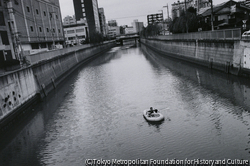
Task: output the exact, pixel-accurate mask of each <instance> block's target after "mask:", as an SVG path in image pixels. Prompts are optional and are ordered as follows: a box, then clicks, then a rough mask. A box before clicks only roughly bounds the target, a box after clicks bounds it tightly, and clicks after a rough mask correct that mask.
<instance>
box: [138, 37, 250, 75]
mask: <svg viewBox="0 0 250 166" xmlns="http://www.w3.org/2000/svg"><path fill="white" fill-rule="evenodd" d="M141 42H142V43H143V44H145V45H147V46H148V47H151V48H152V49H154V50H157V51H159V52H161V53H164V54H166V55H167V56H170V57H173V58H178V59H182V60H185V61H189V62H192V63H197V64H200V65H203V66H208V67H209V68H213V69H217V70H221V71H224V72H226V73H231V74H234V75H248V74H247V73H249V71H250V70H249V69H248V68H246V67H245V66H244V64H245V63H247V62H246V58H244V50H247V49H249V48H248V47H249V46H248V45H249V44H247V43H246V42H245V41H241V40H185V39H182V40H161V39H152V38H150V39H141ZM245 52H246V51H245Z"/></svg>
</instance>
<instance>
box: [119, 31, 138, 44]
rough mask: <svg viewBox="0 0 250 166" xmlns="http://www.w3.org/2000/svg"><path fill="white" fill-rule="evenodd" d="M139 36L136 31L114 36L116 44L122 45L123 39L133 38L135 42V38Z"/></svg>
mask: <svg viewBox="0 0 250 166" xmlns="http://www.w3.org/2000/svg"><path fill="white" fill-rule="evenodd" d="M139 38H140V36H139V35H138V33H130V34H124V35H120V36H117V37H116V44H117V45H123V41H124V40H132V39H134V40H135V43H136V40H137V39H139Z"/></svg>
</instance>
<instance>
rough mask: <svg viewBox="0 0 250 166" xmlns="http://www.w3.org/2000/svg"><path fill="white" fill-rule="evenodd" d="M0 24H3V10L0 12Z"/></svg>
mask: <svg viewBox="0 0 250 166" xmlns="http://www.w3.org/2000/svg"><path fill="white" fill-rule="evenodd" d="M0 2H1V1H0ZM0 25H3V26H4V25H5V22H4V15H3V12H0Z"/></svg>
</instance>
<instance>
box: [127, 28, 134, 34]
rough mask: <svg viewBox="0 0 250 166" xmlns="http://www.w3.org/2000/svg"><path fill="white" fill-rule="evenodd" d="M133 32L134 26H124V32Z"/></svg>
mask: <svg viewBox="0 0 250 166" xmlns="http://www.w3.org/2000/svg"><path fill="white" fill-rule="evenodd" d="M131 33H132V34H133V33H136V32H135V29H134V27H126V28H125V34H131Z"/></svg>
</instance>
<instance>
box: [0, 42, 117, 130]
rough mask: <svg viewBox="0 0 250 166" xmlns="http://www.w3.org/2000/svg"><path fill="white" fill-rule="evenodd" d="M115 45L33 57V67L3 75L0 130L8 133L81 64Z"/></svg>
mask: <svg viewBox="0 0 250 166" xmlns="http://www.w3.org/2000/svg"><path fill="white" fill-rule="evenodd" d="M114 46H115V43H114V42H111V43H105V44H101V45H96V46H89V47H85V46H83V47H82V48H81V47H76V48H75V49H74V48H70V50H69V49H63V50H58V51H54V52H53V54H51V52H48V53H47V54H46V53H43V56H41V55H40V54H36V55H32V57H31V58H29V59H30V60H31V59H32V58H33V59H35V61H34V60H33V61H32V62H33V63H32V65H30V66H28V67H26V68H22V69H19V70H17V71H13V72H10V73H8V74H5V75H2V76H0V90H1V93H0V129H1V130H5V129H6V127H7V126H8V124H11V123H12V121H13V120H14V119H15V117H19V116H20V114H24V113H25V109H26V108H27V107H29V106H30V105H31V104H35V103H36V102H37V101H39V99H42V98H44V97H46V96H47V95H48V93H51V92H52V91H53V90H54V89H55V88H56V87H57V86H58V85H59V84H60V83H61V82H62V81H63V80H64V79H66V78H67V77H68V76H69V75H70V73H71V72H73V71H74V70H75V69H76V68H78V67H79V66H80V65H82V64H83V63H86V62H88V61H89V60H91V59H93V58H95V57H96V56H99V55H100V54H101V53H104V52H105V51H107V50H109V49H110V48H112V47H114ZM46 56H47V58H46ZM39 57H41V58H42V59H39Z"/></svg>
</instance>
